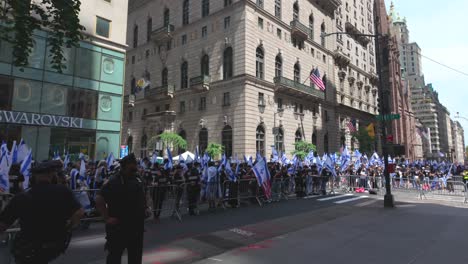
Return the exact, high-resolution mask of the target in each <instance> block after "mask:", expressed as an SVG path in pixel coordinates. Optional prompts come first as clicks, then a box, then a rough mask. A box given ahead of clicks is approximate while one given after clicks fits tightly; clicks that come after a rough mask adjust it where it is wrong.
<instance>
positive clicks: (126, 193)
mask: <svg viewBox="0 0 468 264" xmlns="http://www.w3.org/2000/svg"><path fill="white" fill-rule="evenodd" d="M120 164H121V170H120V172H119V173H118V174H117V175H115V176H112V177H111V179H109V181H108V182H107V183H105V184H104V185H103V187H102V189H101V191H100V193H99V194H98V195H97V196H96V207H97V209H98V210H99V212H100V213H101V216H102V217H103V218H104V220H105V222H106V239H107V242H106V247H105V248H106V250H107V251H108V255H107V264H119V263H121V259H122V254H123V252H124V250H125V249H127V253H128V263H129V264H140V263H141V262H142V255H143V232H144V220H145V218H146V216H147V213H146V210H147V208H146V194H145V188H144V185H143V183H142V181H141V180H140V179H139V177H138V175H137V160H136V158H135V155H134V154H133V153H132V154H130V155H128V156H126V157H124V158H123V159H122V160H121V161H120Z"/></svg>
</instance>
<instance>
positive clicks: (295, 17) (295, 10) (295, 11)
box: [293, 1, 299, 20]
mask: <svg viewBox="0 0 468 264" xmlns="http://www.w3.org/2000/svg"><path fill="white" fill-rule="evenodd" d="M293 20H299V4H298V3H297V1H296V2H294V5H293Z"/></svg>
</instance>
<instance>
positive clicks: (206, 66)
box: [201, 54, 210, 76]
mask: <svg viewBox="0 0 468 264" xmlns="http://www.w3.org/2000/svg"><path fill="white" fill-rule="evenodd" d="M201 75H202V76H204V75H206V76H209V75H210V57H208V55H207V54H205V55H203V57H202V59H201Z"/></svg>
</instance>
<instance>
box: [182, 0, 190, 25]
mask: <svg viewBox="0 0 468 264" xmlns="http://www.w3.org/2000/svg"><path fill="white" fill-rule="evenodd" d="M189 10H190V4H189V0H184V4H183V6H182V25H188V24H189V12H190V11H189Z"/></svg>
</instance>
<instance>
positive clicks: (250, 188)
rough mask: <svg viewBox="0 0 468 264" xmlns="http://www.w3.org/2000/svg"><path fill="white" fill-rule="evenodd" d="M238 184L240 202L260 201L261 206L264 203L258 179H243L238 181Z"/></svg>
mask: <svg viewBox="0 0 468 264" xmlns="http://www.w3.org/2000/svg"><path fill="white" fill-rule="evenodd" d="M238 184H239V188H238V190H239V192H238V197H239V198H238V199H239V202H242V201H246V200H247V201H250V202H251V203H258V205H260V206H262V205H263V203H262V200H261V199H260V196H261V195H262V194H261V193H260V188H259V186H258V183H257V180H256V179H241V180H239V181H238Z"/></svg>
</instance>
